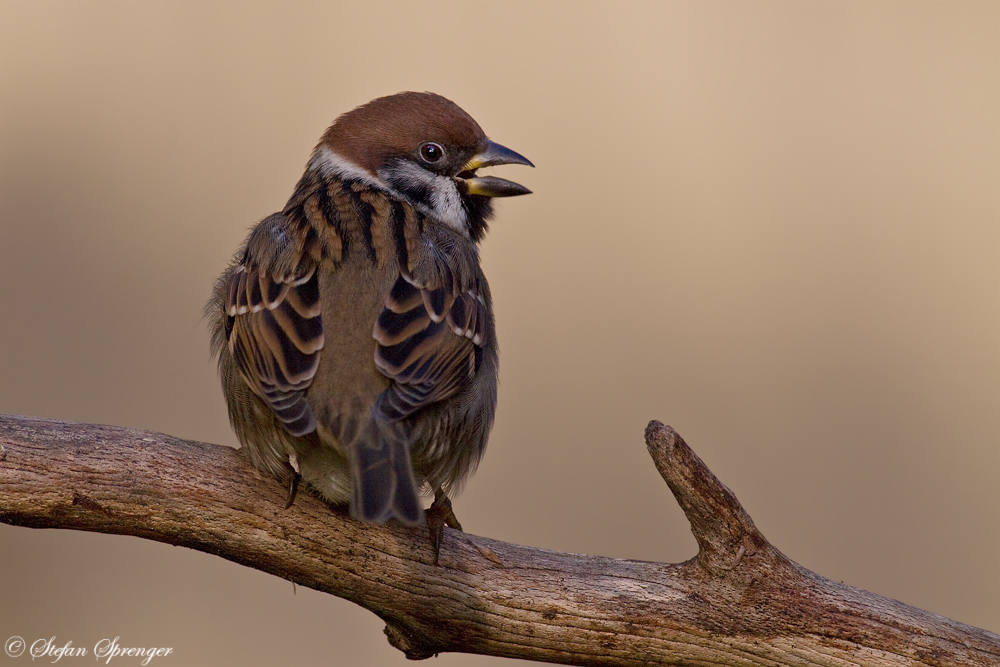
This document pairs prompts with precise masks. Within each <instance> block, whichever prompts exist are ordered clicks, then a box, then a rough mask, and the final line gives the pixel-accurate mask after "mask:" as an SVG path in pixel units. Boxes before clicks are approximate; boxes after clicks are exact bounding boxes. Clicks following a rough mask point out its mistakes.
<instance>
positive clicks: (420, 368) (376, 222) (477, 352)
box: [207, 93, 534, 553]
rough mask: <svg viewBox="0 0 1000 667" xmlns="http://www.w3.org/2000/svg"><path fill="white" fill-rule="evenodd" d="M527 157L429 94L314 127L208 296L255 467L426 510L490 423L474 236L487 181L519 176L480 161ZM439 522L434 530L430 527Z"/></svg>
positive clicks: (486, 339) (439, 499) (397, 512)
mask: <svg viewBox="0 0 1000 667" xmlns="http://www.w3.org/2000/svg"><path fill="white" fill-rule="evenodd" d="M502 164H524V165H528V166H534V165H532V164H531V162H529V161H528V160H527V159H526V158H524V157H522V156H521V155H519V154H517V153H515V152H514V151H512V150H510V149H507V148H504V147H503V146H501V145H499V144H496V143H494V142H492V141H490V140H489V139H487V138H486V135H485V134H484V133H483V130H482V129H481V128H480V127H479V125H478V124H477V123H476V121H475V120H473V119H472V117H471V116H469V115H468V114H467V113H465V112H464V111H463V110H462V109H460V108H459V107H458V106H457V105H455V104H454V103H453V102H451V101H449V100H447V99H445V98H444V97H441V96H440V95H435V94H432V93H399V94H398V95H392V96H389V97H381V98H379V99H376V100H373V101H372V102H369V103H368V104H365V105H363V106H361V107H358V108H357V109H354V110H353V111H350V112H348V113H345V114H343V115H342V116H340V117H339V118H337V120H336V121H335V122H334V123H333V125H331V126H330V128H329V129H328V130H327V131H326V133H325V134H324V135H323V137H322V139H321V140H320V142H319V145H318V146H317V147H316V149H315V150H314V151H313V153H312V157H311V158H310V160H309V162H308V164H307V165H306V170H305V173H304V174H303V176H302V178H301V180H300V181H299V183H298V185H297V186H296V188H295V192H294V193H293V194H292V196H291V199H289V200H288V203H287V204H286V205H285V208H284V209H283V210H282V211H281V212H280V213H275V214H273V215H271V216H269V217H267V218H265V219H264V220H263V221H262V222H260V223H259V224H257V225H256V226H255V227H254V228H253V230H252V231H251V232H250V235H249V236H248V237H247V240H246V242H245V243H244V244H243V246H242V247H241V248H240V249H239V251H237V253H236V256H235V258H234V260H233V262H232V264H231V265H230V266H229V268H228V269H226V271H225V272H224V273H223V274H222V276H221V277H220V278H219V280H218V282H217V284H216V287H215V291H214V294H213V296H212V299H211V301H210V302H209V304H208V307H207V312H208V315H209V319H210V322H211V329H212V350H213V352H214V353H215V354H216V355H218V359H219V373H220V375H221V378H222V388H223V392H224V393H225V396H226V401H227V403H228V406H229V418H230V421H231V423H232V425H233V429H234V430H235V431H236V434H237V436H238V437H239V440H240V442H241V443H242V444H243V449H244V450H245V451H246V453H247V455H248V456H249V458H250V460H251V461H252V462H253V464H254V465H255V466H256V467H257V468H259V469H260V470H262V471H264V472H267V473H269V474H272V475H274V476H275V477H278V478H279V479H286V480H288V482H289V497H288V504H291V502H292V500H293V499H294V496H295V490H296V488H297V484H298V481H299V479H301V480H303V481H304V482H305V483H306V484H307V485H308V486H310V487H311V488H313V489H315V490H316V491H317V492H318V493H319V494H320V495H321V496H322V497H323V498H325V499H326V500H327V501H328V502H331V503H336V504H342V503H350V508H351V515H352V516H354V517H355V518H359V519H363V520H365V521H371V522H376V523H381V522H384V521H387V520H388V519H391V518H396V519H398V520H400V521H402V522H403V523H406V524H417V523H419V522H421V521H422V520H423V518H424V513H423V509H422V503H421V502H420V497H419V495H418V490H419V489H420V488H421V487H424V488H426V489H427V490H428V491H429V492H431V493H433V494H434V497H435V500H434V503H433V504H432V506H431V510H432V512H433V513H435V515H440V517H439V518H436V519H432V518H431V516H428V523H429V524H430V525H431V533H432V541H433V542H434V543H435V553H436V549H437V545H438V544H439V542H438V541H437V540H439V539H440V533H441V531H442V530H443V528H442V525H443V522H445V521H447V522H448V523H449V525H454V526H455V527H458V525H457V522H455V521H454V515H453V514H452V513H451V511H450V502H449V500H448V494H450V493H453V492H454V491H456V490H457V489H458V488H459V487H460V486H461V485H462V483H463V482H464V480H465V479H466V478H467V477H468V476H469V475H470V474H471V473H472V472H473V471H474V470H475V468H476V466H477V464H478V463H479V460H480V458H481V457H482V455H483V451H484V449H485V448H486V441H487V438H488V436H489V432H490V429H491V427H492V425H493V413H494V409H495V406H496V399H497V342H496V333H495V331H494V323H493V308H492V305H491V300H490V290H489V285H487V283H486V277H485V276H484V275H483V272H482V269H481V268H480V266H479V251H478V246H477V244H478V243H479V242H480V241H481V240H482V238H483V235H484V234H485V232H486V229H487V221H488V220H489V218H490V216H491V213H492V199H491V198H492V197H509V196H513V195H523V194H527V193H529V192H530V190H528V189H527V188H525V187H523V186H521V185H518V184H517V183H513V182H511V181H507V180H504V179H501V178H496V177H493V176H476V170H477V169H479V168H481V167H488V166H492V165H502ZM435 533H436V535H435Z"/></svg>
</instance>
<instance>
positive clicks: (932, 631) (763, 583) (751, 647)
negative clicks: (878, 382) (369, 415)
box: [0, 415, 1000, 667]
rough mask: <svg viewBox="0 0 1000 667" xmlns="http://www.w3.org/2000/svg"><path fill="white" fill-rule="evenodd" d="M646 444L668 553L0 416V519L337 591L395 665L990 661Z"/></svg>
mask: <svg viewBox="0 0 1000 667" xmlns="http://www.w3.org/2000/svg"><path fill="white" fill-rule="evenodd" d="M646 444H647V447H648V449H649V452H650V454H651V455H652V457H653V461H654V463H655V464H656V467H657V468H658V469H659V471H660V474H661V475H662V476H663V479H664V480H665V481H666V482H667V484H668V485H669V486H670V490H671V491H672V492H673V494H674V496H675V497H676V498H677V501H678V502H679V503H680V505H681V507H682V509H683V510H684V512H685V514H686V515H687V517H688V519H689V520H690V522H691V529H692V532H693V533H694V535H695V538H696V539H697V540H698V545H699V552H698V555H697V556H696V557H695V558H693V559H691V560H689V561H687V562H685V563H679V564H664V563H648V562H641V561H632V560H621V559H615V558H604V557H600V556H586V555H578V554H568V553H560V552H555V551H548V550H544V549H535V548H531V547H524V546H519V545H515V544H508V543H505V542H499V541H496V540H491V539H488V538H485V537H478V536H475V535H469V534H466V533H461V532H457V531H453V530H451V529H445V538H444V542H443V545H442V548H441V555H440V566H439V567H435V566H434V565H433V553H432V551H431V548H430V545H429V541H428V539H427V533H426V530H425V529H422V528H421V529H414V528H407V527H404V526H400V525H395V524H393V525H382V526H374V525H368V524H364V523H359V522H356V521H353V520H351V519H350V518H349V517H348V516H347V514H346V512H345V511H342V510H337V509H335V508H331V507H330V506H328V505H326V504H325V503H323V502H322V501H320V500H319V499H317V498H315V497H312V496H310V495H309V494H307V493H302V494H300V495H299V497H298V499H297V500H296V501H295V505H293V506H292V508H290V509H288V510H284V509H283V506H284V495H285V489H284V488H283V486H282V485H281V484H280V483H278V482H277V481H275V480H272V479H265V478H263V477H261V476H260V475H259V474H258V473H257V472H256V470H255V469H254V468H253V467H252V466H250V464H249V463H248V462H247V461H246V460H245V459H244V458H243V457H242V456H241V455H240V453H239V452H238V451H236V450H233V449H230V448H228V447H222V446H219V445H210V444H205V443H199V442H192V441H187V440H180V439H177V438H173V437H170V436H166V435H162V434H159V433H152V432H149V431H139V430H135V429H127V428H121V427H116V426H102V425H96V424H82V423H75V422H63V421H55V420H48V419H36V418H31V417H19V416H10V415H0V521H3V522H5V523H9V524H13V525H19V526H29V527H33V528H71V529H76V530H90V531H97V532H104V533H115V534H122V535H135V536H139V537H145V538H148V539H152V540H157V541H160V542H166V543H168V544H175V545H182V546H186V547H190V548H192V549H199V550H201V551H205V552H208V553H213V554H216V555H218V556H222V557H223V558H226V559H228V560H231V561H233V562H236V563H240V564H242V565H246V566H248V567H253V568H256V569H258V570H263V571H265V572H269V573H271V574H273V575H275V576H279V577H282V578H284V579H289V580H291V581H294V582H295V583H297V584H299V585H302V586H309V587H311V588H315V589H317V590H320V591H324V592H327V593H330V594H332V595H336V596H339V597H342V598H346V599H348V600H351V601H353V602H355V603H357V604H359V605H361V606H363V607H365V608H366V609H369V610H371V611H372V612H374V613H375V614H378V615H379V616H380V617H381V618H382V619H383V620H385V622H386V635H387V636H388V637H389V641H390V643H391V644H392V645H393V646H395V647H397V648H398V649H400V650H401V651H404V652H405V653H406V655H407V657H409V658H414V659H419V658H426V657H430V656H432V655H434V654H436V653H440V652H446V651H459V652H466V653H481V654H487V655H496V656H507V657H516V658H527V659H530V660H541V661H548V662H556V663H565V664H574V665H636V666H637V665H654V664H656V665H706V666H707V665H712V666H716V667H718V666H720V665H734V666H735V665H769V666H773V665H831V666H833V665H836V666H840V665H873V666H879V665H976V666H983V667H985V666H987V665H990V666H997V665H1000V636H997V635H996V634H993V633H991V632H988V631H985V630H980V629H978V628H974V627H971V626H968V625H964V624H962V623H958V622H955V621H952V620H949V619H947V618H944V617H942V616H938V615H936V614H933V613H930V612H926V611H922V610H920V609H916V608H914V607H910V606H908V605H905V604H903V603H901V602H897V601H895V600H891V599H888V598H885V597H882V596H880V595H876V594H874V593H869V592H867V591H864V590H860V589H857V588H853V587H851V586H847V585H844V584H840V583H836V582H833V581H830V580H828V579H825V578H823V577H821V576H819V575H817V574H815V573H813V572H810V571H809V570H807V569H805V568H803V567H801V566H799V565H798V564H796V563H795V562H793V561H791V560H789V559H788V558H786V557H785V556H784V555H783V554H782V553H781V552H780V551H778V550H777V549H776V548H774V547H773V546H772V545H771V544H770V543H769V542H768V541H767V540H766V539H765V538H764V536H763V535H762V534H761V533H760V531H758V530H757V528H756V527H755V526H754V523H753V520H752V519H751V518H750V516H749V515H748V514H747V513H746V512H745V511H744V510H743V508H742V506H741V505H740V503H739V501H738V500H737V499H736V497H735V496H734V495H733V493H732V492H731V491H730V490H729V489H727V488H726V487H725V486H724V485H723V484H722V483H721V482H719V480H718V479H716V477H715V475H713V474H712V472H711V471H710V470H709V469H708V468H707V467H706V466H705V464H704V463H703V462H702V461H701V459H699V458H698V456H697V455H695V453H694V452H693V451H691V449H690V448H689V447H688V446H687V444H685V443H684V441H683V440H682V439H681V437H680V436H679V435H677V433H676V432H674V430H673V429H671V428H670V427H668V426H664V425H663V424H661V423H659V422H656V421H653V422H650V424H649V426H648V427H647V428H646Z"/></svg>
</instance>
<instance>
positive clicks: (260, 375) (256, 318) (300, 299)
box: [225, 215, 324, 435]
mask: <svg viewBox="0 0 1000 667" xmlns="http://www.w3.org/2000/svg"><path fill="white" fill-rule="evenodd" d="M258 229H259V230H261V231H260V234H261V236H262V237H264V235H267V236H269V238H266V239H265V238H261V239H260V240H259V241H258V239H257V238H255V237H256V235H257V233H258V232H257V231H256V230H255V233H254V235H251V237H250V239H249V240H248V242H247V248H246V252H245V253H244V256H243V260H242V263H241V264H240V265H239V267H237V269H236V271H235V272H234V273H233V274H232V276H231V278H230V280H231V284H230V287H229V290H228V291H227V298H226V304H225V309H226V312H227V313H229V314H230V316H231V317H233V318H234V321H233V323H232V326H231V329H230V330H229V335H228V346H229V350H230V352H231V353H232V355H233V359H234V360H235V362H236V370H237V372H238V373H239V374H240V376H241V377H242V378H243V380H244V382H246V383H247V386H248V387H250V389H251V390H252V391H253V392H254V393H255V394H257V395H258V396H260V397H261V398H262V399H263V400H264V401H265V402H266V403H267V404H268V405H269V406H270V407H271V409H272V410H273V411H274V413H275V415H276V416H277V417H278V419H279V420H280V421H281V422H282V423H283V424H284V425H285V426H286V428H287V429H288V430H289V432H290V433H292V434H293V435H303V434H305V433H309V432H311V431H312V430H314V429H315V428H316V421H315V418H314V416H313V414H312V410H311V408H310V407H309V403H308V401H307V399H306V391H307V390H308V389H309V386H310V384H311V382H312V379H313V377H315V375H316V371H317V369H318V368H319V359H320V351H321V350H322V348H323V341H324V336H323V323H322V318H321V304H320V300H319V285H318V275H317V273H316V260H315V259H314V257H315V256H316V253H315V251H314V248H313V247H312V245H313V244H315V243H317V242H316V237H315V235H314V236H312V243H304V242H303V241H302V239H303V238H305V239H306V240H307V241H308V240H309V236H308V235H306V234H302V233H298V234H297V233H295V232H296V231H297V232H301V230H295V231H292V230H290V229H289V228H288V221H287V220H286V219H285V218H283V217H282V216H280V215H277V216H272V217H271V218H269V219H268V221H265V223H262V225H261V226H260V227H258ZM264 240H267V241H269V242H270V245H268V244H265V243H264V242H263V241H264ZM275 244H277V247H275Z"/></svg>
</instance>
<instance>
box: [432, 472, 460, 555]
mask: <svg viewBox="0 0 1000 667" xmlns="http://www.w3.org/2000/svg"><path fill="white" fill-rule="evenodd" d="M445 526H448V527H449V528H454V529H455V530H459V531H460V530H462V524H460V523H459V522H458V517H456V516H455V511H454V510H453V509H452V507H451V500H450V499H449V498H448V496H446V495H445V494H444V491H442V490H440V489H438V490H437V491H436V492H435V493H434V502H433V503H431V506H430V507H429V508H428V509H427V529H428V531H429V532H430V540H431V547H433V549H434V565H437V564H438V555H439V554H440V553H441V542H442V541H443V540H444V527H445Z"/></svg>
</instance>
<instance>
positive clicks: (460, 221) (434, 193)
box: [309, 146, 470, 238]
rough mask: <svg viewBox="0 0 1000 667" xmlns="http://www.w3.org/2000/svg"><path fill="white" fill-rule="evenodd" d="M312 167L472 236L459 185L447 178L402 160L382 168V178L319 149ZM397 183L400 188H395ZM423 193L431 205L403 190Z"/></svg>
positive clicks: (467, 236)
mask: <svg viewBox="0 0 1000 667" xmlns="http://www.w3.org/2000/svg"><path fill="white" fill-rule="evenodd" d="M309 168H310V169H315V170H316V171H318V172H319V173H320V174H322V175H323V176H326V177H334V178H340V179H343V180H355V181H361V182H362V183H367V184H368V185H370V186H372V187H375V188H378V189H379V190H382V191H384V192H388V193H389V194H391V195H392V196H394V197H396V198H398V199H401V200H403V201H405V202H409V203H410V204H412V205H413V206H414V207H415V208H416V209H417V210H418V211H420V212H421V213H423V214H424V215H427V216H429V217H431V218H434V219H435V220H437V221H438V222H441V223H443V224H445V225H448V226H449V227H451V228H452V229H454V230H455V231H456V232H458V233H459V234H461V235H462V236H465V237H466V238H470V237H469V228H468V216H467V215H466V212H465V206H464V205H463V204H462V196H461V195H460V194H459V192H458V185H457V184H456V183H455V181H454V180H453V179H451V178H448V177H447V176H438V175H437V174H435V173H432V172H430V171H427V170H426V169H423V168H421V167H420V166H419V165H417V164H414V163H413V162H408V161H405V160H401V161H398V162H396V163H395V164H394V165H392V166H391V167H386V168H384V169H380V170H379V172H378V176H373V175H372V174H371V172H369V171H368V170H366V169H362V168H361V167H359V166H358V165H357V164H355V163H354V162H352V161H350V160H348V159H347V158H345V157H343V156H342V155H339V154H338V153H336V152H334V151H332V150H330V148H329V147H327V146H318V147H317V148H316V150H315V151H313V155H312V158H310V160H309ZM393 183H398V184H400V187H392V184H393ZM401 189H403V190H423V191H425V192H427V193H428V194H429V202H422V201H415V200H414V199H413V198H412V197H409V196H407V195H405V194H404V193H403V192H401V191H400V190H401Z"/></svg>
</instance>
